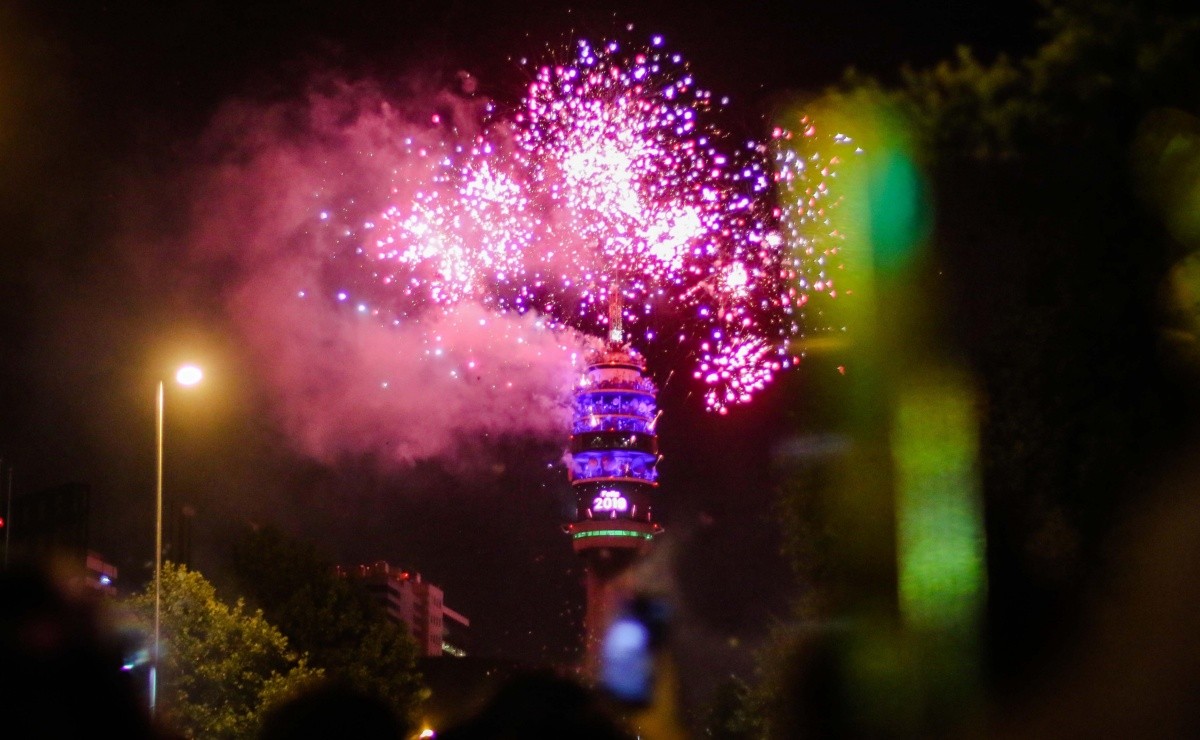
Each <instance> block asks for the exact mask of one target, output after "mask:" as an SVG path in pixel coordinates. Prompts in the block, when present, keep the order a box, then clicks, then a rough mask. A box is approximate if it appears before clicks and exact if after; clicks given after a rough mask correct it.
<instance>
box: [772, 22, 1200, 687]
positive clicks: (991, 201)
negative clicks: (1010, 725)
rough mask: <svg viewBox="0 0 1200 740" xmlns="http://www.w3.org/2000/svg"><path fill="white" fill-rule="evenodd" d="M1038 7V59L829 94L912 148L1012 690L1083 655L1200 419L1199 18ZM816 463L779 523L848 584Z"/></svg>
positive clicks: (941, 67) (996, 681)
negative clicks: (1128, 537)
mask: <svg viewBox="0 0 1200 740" xmlns="http://www.w3.org/2000/svg"><path fill="white" fill-rule="evenodd" d="M1043 5H1044V9H1045V13H1044V17H1043V20H1042V22H1041V23H1040V24H1039V26H1040V28H1041V30H1042V32H1043V33H1044V34H1045V40H1044V42H1043V43H1042V44H1041V45H1040V46H1039V47H1038V48H1037V49H1035V50H1034V51H1033V52H1032V53H1030V54H1028V55H1025V56H1021V57H1016V56H1012V55H1001V56H999V57H997V58H996V59H995V60H993V61H987V60H981V59H980V58H979V57H978V56H977V55H976V54H974V53H973V52H971V51H970V50H969V49H967V48H965V47H964V48H962V49H959V50H958V51H957V53H956V54H955V55H954V56H953V57H952V58H950V59H947V60H946V61H944V62H942V63H940V64H935V65H933V66H931V67H929V68H926V69H908V68H906V69H903V70H899V73H898V75H897V76H896V77H895V78H894V79H896V80H898V82H896V83H895V84H889V83H885V82H883V81H881V80H880V79H876V78H872V77H869V76H864V75H861V74H858V73H853V72H852V73H849V74H848V75H847V76H846V78H845V80H844V81H843V83H842V84H841V85H839V86H838V88H837V89H835V90H832V91H830V95H829V100H831V101H833V102H832V103H831V104H832V105H834V106H836V105H837V104H838V101H842V102H844V103H846V104H847V105H848V106H849V104H851V103H859V102H861V101H863V100H869V101H872V102H873V103H874V104H875V105H877V106H879V107H881V108H885V109H889V110H891V111H897V112H899V114H900V118H902V119H903V120H905V121H907V122H908V123H909V124H910V129H909V133H910V134H911V135H912V138H913V139H914V140H915V141H916V142H918V143H919V151H920V154H921V160H922V164H923V165H924V168H925V169H924V173H925V178H926V180H927V181H928V184H929V186H930V190H931V192H932V193H933V200H932V212H933V215H934V219H935V228H934V231H933V232H932V234H931V237H930V242H929V245H928V246H929V260H928V265H926V266H925V270H926V271H927V274H923V275H922V276H921V279H922V280H925V281H928V283H929V284H930V285H933V286H936V289H937V290H936V294H937V295H938V297H939V301H938V305H937V306H936V307H935V308H934V310H932V311H930V312H929V315H930V316H931V318H932V320H933V321H934V322H935V323H936V324H937V326H936V327H931V334H932V332H933V331H934V330H941V337H942V338H943V339H945V340H947V342H946V343H947V344H948V345H950V346H951V348H952V349H951V351H953V352H955V353H956V356H958V357H961V358H962V359H963V360H964V361H965V363H966V365H967V366H969V367H970V369H971V370H972V371H973V373H974V374H975V376H976V377H977V378H978V381H979V384H980V387H981V390H982V395H983V398H984V399H985V405H984V407H983V408H982V409H981V410H980V411H981V415H980V421H981V430H980V433H981V436H980V444H981V447H980V450H979V453H980V463H981V466H982V471H981V472H982V486H983V496H984V509H985V520H986V521H985V524H986V535H987V588H988V601H987V615H986V634H985V636H984V642H985V653H986V655H985V667H986V672H987V679H988V684H989V687H991V688H993V689H997V690H999V691H1000V692H1001V694H1000V695H1004V694H1003V690H1004V689H1008V688H1012V689H1017V688H1019V687H1021V686H1023V685H1025V684H1026V683H1027V680H1028V678H1029V677H1030V676H1031V675H1032V674H1034V673H1036V671H1037V670H1038V669H1039V667H1044V666H1045V665H1046V664H1047V661H1049V660H1052V657H1051V656H1054V655H1058V654H1061V653H1060V651H1064V650H1066V649H1069V648H1070V647H1071V646H1072V642H1071V638H1072V636H1073V635H1074V634H1076V633H1077V631H1078V630H1077V628H1078V627H1079V626H1080V620H1081V619H1083V618H1084V617H1085V615H1086V611H1085V610H1086V609H1087V608H1088V604H1089V601H1088V599H1089V598H1090V596H1091V595H1092V594H1094V593H1096V592H1097V591H1098V590H1099V589H1100V588H1102V587H1103V584H1104V581H1105V579H1106V578H1107V577H1109V576H1110V575H1111V574H1112V573H1114V572H1116V570H1115V567H1114V566H1115V564H1114V563H1113V562H1112V561H1111V558H1112V556H1113V553H1114V552H1116V551H1115V550H1114V548H1113V547H1112V544H1113V540H1112V538H1113V536H1114V533H1115V532H1116V530H1117V527H1118V526H1119V525H1120V524H1121V523H1122V522H1123V521H1126V520H1127V517H1128V516H1129V515H1130V513H1131V512H1132V511H1134V510H1136V509H1137V508H1138V507H1139V506H1141V505H1143V504H1145V502H1146V500H1147V498H1146V497H1147V496H1148V495H1150V493H1151V492H1152V491H1153V486H1152V485H1151V483H1152V482H1153V480H1154V477H1153V476H1154V475H1155V473H1156V472H1157V471H1159V470H1161V469H1162V468H1161V466H1162V465H1163V463H1164V462H1167V461H1169V460H1171V458H1172V456H1177V455H1180V454H1182V451H1183V450H1185V449H1186V448H1185V447H1184V445H1186V444H1188V443H1189V442H1191V441H1192V439H1193V435H1194V434H1195V431H1196V430H1195V422H1194V419H1195V418H1196V415H1195V411H1196V410H1197V408H1200V352H1198V351H1197V350H1196V347H1197V346H1200V331H1198V327H1200V313H1197V312H1198V311H1200V301H1197V300H1196V298H1195V296H1197V295H1200V268H1197V267H1196V265H1197V264H1200V226H1197V224H1198V223H1200V220H1198V219H1196V217H1195V216H1194V215H1192V214H1193V213H1194V210H1195V208H1194V204H1195V202H1196V200H1195V198H1196V196H1197V194H1200V174H1198V173H1200V75H1197V74H1196V73H1195V69H1196V60H1197V59H1200V9H1198V8H1197V7H1196V6H1195V5H1194V3H1186V2H1175V1H1172V0H1145V1H1143V2H1119V1H1117V0H1100V2H1090V1H1088V0H1043ZM846 133H849V134H853V133H854V132H851V131H848V132H846ZM867 156H868V157H869V156H870V153H868V154H867ZM853 371H854V369H853V368H850V372H853ZM810 472H811V471H807V472H803V474H804V475H809V479H806V480H804V481H801V480H797V481H793V482H792V484H791V485H789V486H786V487H785V492H784V496H783V497H782V501H783V506H784V515H783V517H782V519H783V521H784V522H785V523H786V524H788V527H789V529H790V530H791V532H792V536H791V539H790V540H789V547H790V552H791V553H792V554H793V555H795V556H797V557H799V558H800V559H802V560H804V561H805V562H803V563H800V564H798V566H797V572H798V573H800V574H801V575H802V576H806V577H809V578H816V579H820V578H833V579H835V580H836V577H837V572H836V570H837V567H838V564H837V563H828V562H823V561H821V558H822V557H823V555H822V554H821V553H813V552H811V549H812V545H813V542H814V538H816V539H817V540H819V541H825V542H834V543H836V542H837V541H838V538H839V537H848V536H852V535H853V533H849V532H829V531H827V530H825V529H824V528H823V525H822V522H821V521H820V520H819V517H820V515H821V511H820V509H821V507H820V503H821V502H820V498H819V497H820V496H821V493H820V491H819V490H816V491H815V490H814V488H813V483H812V480H811V478H812V475H810V474H809V473H810ZM817 472H820V471H817ZM820 485H826V484H821V483H820V482H819V481H818V483H817V487H818V488H819V486H820ZM813 517H817V518H818V519H817V521H815V522H814V521H813ZM812 561H815V565H814V562H812ZM827 568H829V569H830V570H827ZM805 586H807V587H809V588H812V587H813V586H814V584H805ZM815 586H816V587H817V588H818V589H820V588H823V587H826V586H827V584H823V583H817V584H815ZM806 603H807V604H812V603H813V601H812V600H811V599H810V600H808V601H807V602H806ZM816 603H817V604H824V603H827V602H826V601H825V600H823V599H819V600H817V601H816ZM805 616H810V617H812V616H820V617H822V618H825V619H828V618H829V617H831V616H836V615H831V614H829V613H828V612H826V613H823V614H814V613H813V612H811V611H808V612H806V613H805Z"/></svg>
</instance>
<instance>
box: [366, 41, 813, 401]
mask: <svg viewBox="0 0 1200 740" xmlns="http://www.w3.org/2000/svg"><path fill="white" fill-rule="evenodd" d="M566 56H567V58H566V59H564V60H562V61H560V62H558V63H555V64H547V65H545V66H542V67H539V68H536V69H534V70H533V71H532V79H531V80H530V82H529V85H528V89H527V92H526V95H525V97H524V100H522V101H521V102H520V104H519V105H515V106H513V107H512V108H511V109H510V110H506V111H504V110H500V109H498V108H496V107H495V106H493V105H490V104H489V105H488V106H487V108H486V114H485V115H483V116H482V117H481V120H480V121H478V126H477V127H476V132H475V133H472V134H470V135H469V136H467V137H466V139H465V140H463V137H462V136H460V135H459V134H458V133H457V130H456V129H453V128H452V127H448V126H446V127H441V128H437V127H435V128H434V135H433V136H432V139H433V140H432V142H429V141H426V142H424V143H419V144H418V143H414V142H411V141H409V142H406V146H407V148H406V149H405V152H406V156H407V157H409V158H410V159H411V160H412V161H414V162H417V163H418V164H419V166H417V167H405V168H403V169H401V168H398V169H397V173H399V172H401V171H403V172H404V176H403V177H400V176H399V174H398V175H397V182H396V183H395V185H394V187H393V196H394V200H393V205H392V206H390V207H388V208H387V209H386V210H385V211H384V212H383V213H382V214H380V215H379V216H378V217H377V218H375V219H373V220H371V221H370V222H369V223H367V224H365V225H364V227H363V228H361V229H358V230H356V231H355V232H354V233H353V234H352V238H353V239H354V240H356V246H357V251H358V255H359V256H360V257H361V258H363V260H364V265H365V268H366V270H367V272H369V275H370V278H371V280H372V281H373V282H374V283H375V284H376V285H377V286H378V287H379V288H380V290H379V291H376V292H375V293H374V295H375V299H374V303H387V304H389V307H390V309H391V310H392V311H393V312H395V313H397V314H398V315H403V316H406V317H408V318H410V319H419V317H420V316H421V315H422V314H423V313H424V312H427V311H430V310H433V311H440V312H443V313H449V312H453V311H455V310H456V307H458V306H459V305H460V304H462V303H464V302H470V303H472V304H477V305H482V306H484V307H485V308H487V309H488V310H491V311H494V312H496V313H499V314H505V313H513V312H515V313H517V314H524V313H527V312H536V313H537V314H538V315H539V316H540V317H542V319H543V320H544V322H545V324H546V325H547V326H549V327H550V328H562V327H572V328H574V329H576V330H579V331H581V332H584V333H587V334H589V335H592V336H603V335H605V333H606V329H607V322H608V307H609V305H610V304H612V303H619V304H620V305H621V306H622V314H621V318H622V324H623V327H624V329H625V336H624V338H625V339H627V340H628V341H630V342H631V343H632V344H633V345H634V346H635V347H637V348H638V349H640V350H641V351H643V352H646V353H650V352H652V351H653V350H654V349H655V348H656V347H659V346H662V345H663V344H666V343H674V342H677V343H679V344H680V345H682V347H683V349H684V352H685V354H686V355H687V356H688V357H690V358H691V359H692V361H693V362H694V363H695V364H694V367H693V368H692V373H693V375H694V377H695V378H697V379H699V380H700V381H701V382H702V383H703V384H704V387H705V403H706V405H707V407H708V408H709V409H710V410H714V411H717V412H720V413H724V412H725V411H726V410H727V409H728V407H729V406H730V405H732V404H737V403H744V402H747V401H749V400H750V399H751V397H752V396H753V394H754V393H756V392H757V391H759V390H761V389H762V388H763V387H765V385H766V384H767V383H768V382H770V381H771V379H772V378H773V377H774V375H775V374H776V373H777V372H778V371H780V370H781V369H783V368H786V367H788V366H789V364H791V362H792V358H790V357H789V356H788V354H787V349H786V346H787V338H788V336H789V335H790V334H791V333H792V332H794V331H795V328H796V327H795V324H794V323H793V319H792V316H791V314H792V311H793V309H794V307H795V306H796V305H797V304H800V305H802V304H803V298H802V297H797V294H796V290H795V286H794V283H790V282H789V279H790V278H795V277H796V275H797V272H798V269H799V268H798V267H797V265H796V264H793V261H794V260H793V258H792V257H791V256H789V254H788V249H787V244H788V243H789V242H795V241H796V239H797V234H796V233H794V232H795V230H796V223H795V219H794V218H792V219H791V220H789V214H790V215H791V216H794V215H795V213H794V211H789V210H787V209H780V208H776V207H775V206H774V205H773V202H772V200H773V197H774V195H775V193H776V192H777V190H778V189H780V188H782V189H785V190H786V189H791V188H794V187H795V186H796V182H797V179H799V180H800V181H803V182H806V183H807V182H809V180H808V179H807V178H808V173H807V172H805V171H804V167H803V166H798V165H802V164H803V163H799V162H797V161H795V160H794V159H792V160H788V159H787V157H786V156H785V154H784V153H785V152H786V151H787V150H786V149H784V148H776V151H777V152H779V153H777V154H776V155H775V159H774V160H772V151H773V150H772V147H770V146H768V145H765V144H761V143H758V142H754V141H751V142H744V143H742V144H739V145H736V146H733V145H730V142H729V137H728V136H726V135H725V134H724V133H723V132H722V131H721V130H720V129H719V128H718V127H717V126H716V125H715V124H714V123H713V120H714V118H715V116H714V115H713V114H714V111H715V108H717V107H719V106H720V105H722V104H723V102H722V101H717V100H714V98H713V96H712V94H711V93H710V92H709V91H707V90H704V89H702V88H701V87H699V86H698V85H697V84H696V81H695V80H694V79H693V77H692V74H691V73H690V71H689V68H688V65H687V63H686V62H685V61H684V60H683V59H682V57H681V56H679V55H678V54H673V53H670V52H668V51H666V50H665V49H664V48H663V46H662V42H661V39H659V38H658V37H655V38H654V39H653V40H652V41H651V43H650V44H648V45H645V46H641V47H633V48H630V49H625V48H623V46H622V45H620V44H619V43H617V42H615V41H609V42H605V43H603V44H601V45H599V46H593V45H592V44H590V43H588V42H587V41H579V42H577V44H576V45H575V46H574V47H573V49H572V50H571V51H570V53H569V54H567V55H566ZM783 135H784V134H782V133H777V137H780V136H783ZM414 173H416V174H414ZM814 187H815V186H814ZM813 197H814V198H817V199H819V194H817V195H814V196H813ZM813 202H814V203H815V202H816V201H815V200H814V201H813ZM813 208H817V206H816V205H814V206H813ZM806 214H807V212H806ZM804 217H805V218H808V217H809V216H808V215H805V216H804ZM805 279H806V280H807V279H808V276H805ZM827 283H828V281H825V282H822V283H821V285H820V286H817V287H816V288H815V289H816V290H819V291H820V290H826V289H827V288H826V287H825V286H826V284H827ZM804 290H805V285H804V284H803V283H801V291H802V292H803V291H804ZM828 290H829V291H830V292H832V286H830V287H829V288H828ZM374 310H378V309H377V308H376V309H374Z"/></svg>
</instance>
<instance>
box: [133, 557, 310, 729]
mask: <svg viewBox="0 0 1200 740" xmlns="http://www.w3.org/2000/svg"><path fill="white" fill-rule="evenodd" d="M161 578H162V583H161V620H162V621H161V630H162V658H161V663H160V666H159V674H158V682H159V683H158V712H159V716H160V717H161V718H162V720H163V721H164V722H165V724H167V725H168V726H170V727H173V728H175V729H177V730H179V731H181V732H182V733H183V734H184V735H185V736H186V737H203V738H245V737H252V736H253V735H254V733H255V732H256V731H257V729H258V726H259V723H260V721H261V719H262V715H263V713H264V712H265V711H266V710H267V709H269V708H271V707H272V706H274V705H275V704H276V703H278V702H279V701H282V700H284V699H286V698H288V697H290V696H292V695H294V694H295V693H297V692H299V691H301V690H303V689H305V688H307V687H308V686H310V685H312V684H313V683H314V682H316V681H318V680H320V678H321V677H322V671H321V670H320V669H317V668H312V667H310V666H309V665H308V661H307V658H306V657H305V656H304V655H302V654H297V653H296V652H295V651H293V650H292V649H291V648H290V647H289V645H288V640H287V638H286V637H284V636H283V634H282V633H280V631H279V630H278V629H276V628H275V627H273V626H272V625H271V624H270V623H268V622H267V620H266V619H265V618H264V617H263V614H262V612H261V611H255V612H250V611H248V610H247V609H246V606H245V604H244V603H243V602H242V601H241V600H240V599H239V600H238V601H237V602H235V603H234V604H233V605H232V606H230V605H228V604H226V603H224V602H222V601H221V600H220V599H218V598H217V593H216V589H215V588H214V587H213V585H212V584H211V583H209V582H208V580H206V579H205V578H204V576H202V575H201V574H200V573H198V572H196V571H190V570H188V569H187V567H186V566H183V565H175V564H173V563H163V567H162V575H161ZM126 606H127V607H128V608H129V609H130V610H131V611H132V612H133V613H134V614H135V615H136V617H137V618H138V619H139V620H140V621H141V622H142V623H143V624H144V625H147V632H149V626H150V625H152V624H153V618H154V584H153V582H151V583H150V584H149V585H148V586H147V587H146V590H145V591H143V592H141V593H139V594H136V595H134V596H132V597H130V598H129V599H128V600H127V601H126Z"/></svg>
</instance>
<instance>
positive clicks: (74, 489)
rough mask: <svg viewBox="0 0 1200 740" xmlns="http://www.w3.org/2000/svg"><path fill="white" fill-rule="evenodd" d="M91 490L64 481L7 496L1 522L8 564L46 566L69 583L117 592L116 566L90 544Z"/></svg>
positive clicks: (100, 590)
mask: <svg viewBox="0 0 1200 740" xmlns="http://www.w3.org/2000/svg"><path fill="white" fill-rule="evenodd" d="M90 520H91V488H90V487H89V486H88V485H87V484H86V483H65V484H63V485H59V486H53V487H51V488H44V489H41V490H38V491H31V492H28V493H23V494H21V495H19V496H16V497H14V498H13V499H12V515H11V517H10V519H9V521H7V522H5V526H6V527H7V532H6V533H5V535H6V537H7V538H9V539H8V545H7V546H8V547H11V550H12V552H11V553H7V552H6V554H5V557H6V558H11V560H12V561H13V562H26V563H33V564H39V565H43V566H47V567H50V568H52V569H53V571H54V572H55V573H57V574H59V575H61V576H62V577H63V578H65V579H67V580H68V581H69V582H71V583H79V584H81V585H83V586H85V587H87V588H91V589H95V590H97V591H99V592H101V593H104V594H108V595H113V594H115V593H116V582H117V566H115V565H113V564H112V563H109V562H107V561H105V560H104V558H103V557H102V556H101V555H100V554H98V553H96V552H95V551H93V550H91V549H90V548H89V546H88V545H89V530H90Z"/></svg>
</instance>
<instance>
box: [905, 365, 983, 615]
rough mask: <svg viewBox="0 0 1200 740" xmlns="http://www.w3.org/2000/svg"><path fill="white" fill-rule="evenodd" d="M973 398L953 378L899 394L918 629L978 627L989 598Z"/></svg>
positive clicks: (908, 609) (910, 587)
mask: <svg viewBox="0 0 1200 740" xmlns="http://www.w3.org/2000/svg"><path fill="white" fill-rule="evenodd" d="M973 398H974V396H973V393H972V392H971V391H970V389H969V386H967V385H966V384H965V383H963V382H961V381H959V380H957V379H956V378H954V377H953V376H942V377H940V378H937V379H936V382H934V381H933V380H932V379H931V380H928V381H927V382H926V383H924V384H922V385H921V386H919V387H917V388H910V389H906V390H905V391H904V392H902V393H901V394H900V397H899V399H898V403H897V410H896V416H895V420H894V427H893V437H894V439H893V455H894V459H895V464H896V472H897V501H896V504H897V506H896V518H897V548H898V553H897V554H898V563H897V565H898V569H899V579H900V583H899V586H900V605H901V609H902V611H903V614H904V617H905V618H906V620H908V621H909V622H910V623H911V624H913V625H914V626H922V627H930V628H948V627H949V628H953V627H958V628H966V629H973V628H974V626H975V622H976V619H977V618H978V616H979V614H980V613H981V610H982V606H983V599H984V597H985V591H986V586H985V581H986V576H985V570H984V557H985V553H984V529H983V515H982V507H981V503H980V500H979V477H978V467H977V463H976V458H977V450H978V443H977V433H976V429H977V420H976V415H975V406H974V401H973Z"/></svg>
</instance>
